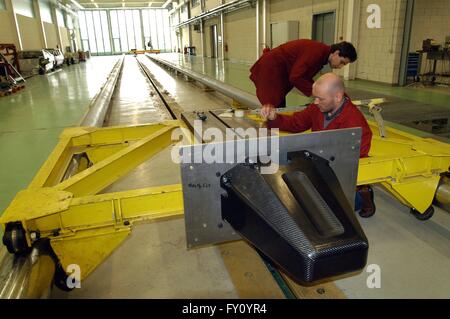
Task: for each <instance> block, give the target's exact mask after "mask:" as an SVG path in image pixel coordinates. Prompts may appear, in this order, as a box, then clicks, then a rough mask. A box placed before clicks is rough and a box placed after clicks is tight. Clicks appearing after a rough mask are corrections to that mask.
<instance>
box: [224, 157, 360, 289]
mask: <svg viewBox="0 0 450 319" xmlns="http://www.w3.org/2000/svg"><path fill="white" fill-rule="evenodd" d="M288 158H289V159H290V160H291V162H290V164H289V165H287V166H283V167H280V170H279V171H278V172H277V173H276V174H272V175H261V174H260V173H259V170H258V168H257V166H255V165H246V164H240V165H237V166H235V167H234V168H232V169H231V170H229V171H228V172H226V173H225V174H224V175H223V176H222V178H221V186H222V187H223V188H224V189H225V190H226V192H227V194H226V195H225V194H224V195H222V198H221V201H222V218H223V219H224V220H226V221H227V222H228V223H230V224H231V226H232V227H233V228H234V229H235V230H236V231H237V232H238V233H240V234H241V236H242V237H244V238H245V239H247V240H248V241H249V242H250V243H251V244H253V245H254V246H256V248H257V249H259V250H260V251H261V252H263V253H264V254H265V255H266V256H267V257H268V258H270V259H271V260H272V261H273V262H274V263H276V264H277V265H278V266H279V267H280V268H282V269H283V270H284V271H285V272H286V273H287V274H288V275H290V276H291V277H292V279H293V280H295V281H296V282H298V283H300V284H311V283H313V282H316V281H322V280H326V279H329V278H330V277H334V276H339V275H344V274H347V273H352V272H355V271H359V270H361V269H363V268H364V267H365V265H366V262H367V253H368V247H369V244H368V241H367V238H366V237H365V235H364V232H363V230H362V228H361V226H360V225H359V223H358V221H357V219H356V217H355V213H354V212H353V209H352V206H351V205H350V204H349V202H348V200H347V198H346V197H345V194H344V192H343V190H342V188H341V186H340V184H339V181H338V179H337V177H336V175H335V174H334V172H333V170H332V168H331V167H330V166H329V163H328V161H327V160H325V159H323V158H321V157H319V156H317V155H315V154H312V153H309V152H307V151H301V152H295V153H290V154H288Z"/></svg>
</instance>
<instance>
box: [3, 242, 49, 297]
mask: <svg viewBox="0 0 450 319" xmlns="http://www.w3.org/2000/svg"><path fill="white" fill-rule="evenodd" d="M48 251H49V250H48V248H47V247H46V245H42V244H41V245H35V246H34V247H33V249H32V251H31V253H29V254H28V255H26V256H15V255H13V254H10V253H8V252H7V250H6V248H5V246H2V247H1V248H0V261H1V263H0V299H19V298H48V297H49V296H50V292H51V287H52V283H53V281H52V279H53V275H54V273H55V262H54V261H53V258H52V257H51V256H50V254H49V253H48Z"/></svg>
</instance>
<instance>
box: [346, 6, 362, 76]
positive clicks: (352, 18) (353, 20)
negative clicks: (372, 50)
mask: <svg viewBox="0 0 450 319" xmlns="http://www.w3.org/2000/svg"><path fill="white" fill-rule="evenodd" d="M346 10H347V13H346V16H347V25H346V33H345V40H346V41H348V42H351V43H352V44H353V45H354V46H355V48H356V50H357V51H358V36H359V21H360V16H361V0H348V1H347V8H346ZM357 66H358V61H356V62H354V63H350V64H349V65H347V66H346V67H345V68H344V80H354V79H355V77H356V68H357Z"/></svg>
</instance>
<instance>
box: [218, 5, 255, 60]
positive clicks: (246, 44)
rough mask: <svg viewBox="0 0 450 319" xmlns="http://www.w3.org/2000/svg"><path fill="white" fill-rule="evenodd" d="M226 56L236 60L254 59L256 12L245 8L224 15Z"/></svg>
mask: <svg viewBox="0 0 450 319" xmlns="http://www.w3.org/2000/svg"><path fill="white" fill-rule="evenodd" d="M224 25H225V35H226V36H225V43H226V44H227V45H228V52H227V53H226V58H228V59H230V60H236V61H247V62H254V61H256V38H255V34H256V12H255V9H254V8H245V9H241V10H238V11H235V12H231V13H229V14H227V15H226V16H225V17H224Z"/></svg>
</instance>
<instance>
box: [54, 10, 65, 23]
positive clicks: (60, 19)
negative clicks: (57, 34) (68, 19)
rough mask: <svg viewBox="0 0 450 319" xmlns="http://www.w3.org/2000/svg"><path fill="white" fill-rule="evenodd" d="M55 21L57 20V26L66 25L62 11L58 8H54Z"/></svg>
mask: <svg viewBox="0 0 450 319" xmlns="http://www.w3.org/2000/svg"><path fill="white" fill-rule="evenodd" d="M56 21H57V22H58V26H60V27H65V26H66V24H65V22H64V13H63V12H62V10H61V9H59V8H56Z"/></svg>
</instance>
